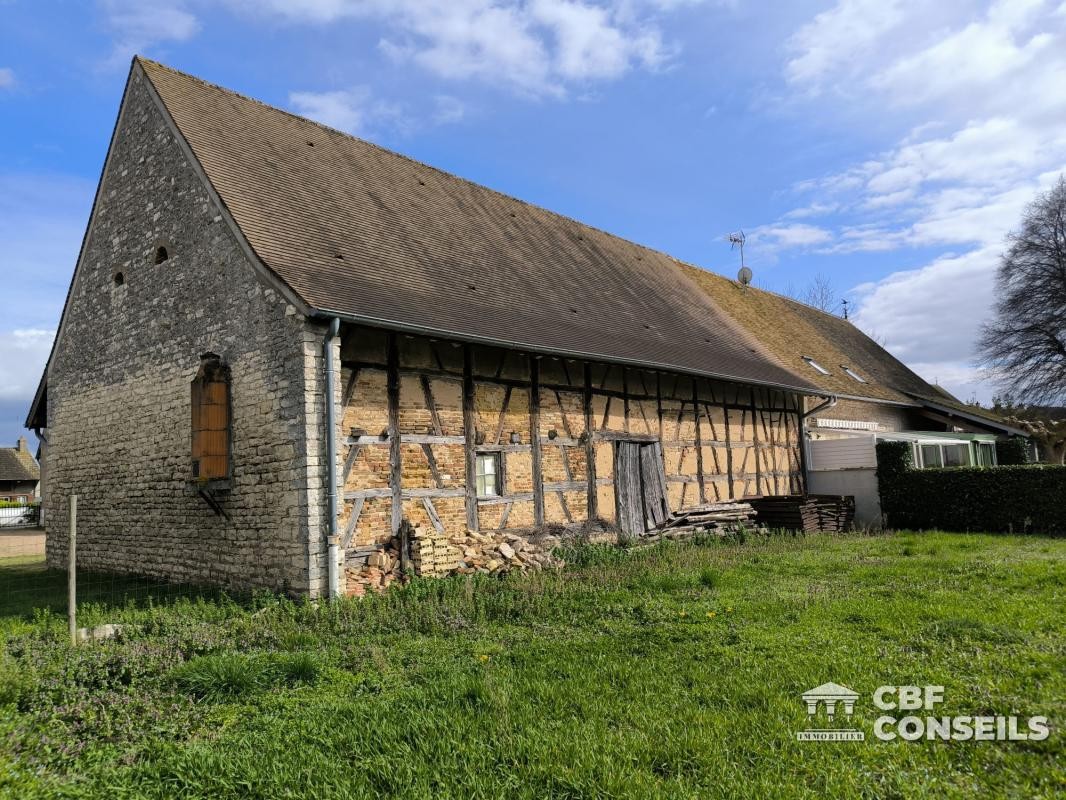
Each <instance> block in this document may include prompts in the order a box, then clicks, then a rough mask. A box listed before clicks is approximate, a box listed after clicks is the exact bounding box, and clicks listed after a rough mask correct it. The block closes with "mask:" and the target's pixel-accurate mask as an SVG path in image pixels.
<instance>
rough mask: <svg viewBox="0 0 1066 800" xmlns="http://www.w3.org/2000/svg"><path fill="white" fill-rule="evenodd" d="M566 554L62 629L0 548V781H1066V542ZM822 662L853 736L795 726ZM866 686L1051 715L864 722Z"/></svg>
mask: <svg viewBox="0 0 1066 800" xmlns="http://www.w3.org/2000/svg"><path fill="white" fill-rule="evenodd" d="M570 561H571V563H570V566H569V567H568V568H567V569H566V570H564V571H562V572H560V573H552V574H544V573H542V574H532V575H524V576H515V577H511V578H507V579H504V580H498V579H490V578H479V579H477V580H466V579H450V580H438V581H416V582H414V583H413V584H411V585H410V586H408V587H406V588H403V589H398V590H393V591H391V592H390V593H388V594H386V595H385V596H383V597H374V598H369V599H367V600H364V601H345V602H341V603H337V604H334V605H323V606H320V607H315V606H311V605H308V604H301V603H290V602H286V601H279V600H277V599H274V598H270V597H257V598H254V599H252V600H247V601H244V602H241V603H237V602H230V601H226V600H220V599H218V598H210V599H196V598H195V597H184V598H174V599H171V600H169V601H167V602H160V603H154V604H152V603H146V602H145V599H144V597H143V595H141V596H139V597H136V599H133V600H131V601H130V602H129V603H128V604H125V605H122V604H120V605H117V606H116V605H111V606H107V605H103V604H100V603H96V604H92V605H90V606H88V607H87V608H85V609H84V613H83V617H84V618H85V619H84V623H83V624H93V623H98V622H105V621H106V622H123V623H127V624H128V625H129V626H130V627H129V628H128V629H127V631H128V635H127V636H126V637H125V638H124V639H123V640H121V641H116V642H107V643H98V644H95V645H92V646H82V647H79V648H77V649H71V648H69V647H68V646H66V645H65V644H64V643H63V637H64V631H65V620H64V619H63V618H62V617H61V616H59V615H58V614H57V613H48V612H44V613H42V612H37V613H36V615H34V613H33V612H32V611H31V610H30V608H29V607H28V605H27V604H26V602H25V601H23V603H22V607H20V605H19V602H17V601H5V600H4V598H3V594H4V592H5V590H6V588H7V587H8V586H9V585H11V584H10V581H11V580H12V576H15V575H17V574H18V573H19V570H22V571H23V573H25V570H27V569H28V567H27V566H26V565H21V566H19V565H13V566H12V565H2V564H0V602H3V603H4V605H2V606H0V608H2V610H3V614H4V615H5V616H4V617H3V618H2V619H0V631H4V632H5V634H4V635H5V637H6V638H5V641H4V642H3V651H4V654H3V662H2V664H0V796H5V797H18V798H33V797H107V798H125V797H131V798H132V797H138V798H139V797H150V798H154V797H158V798H171V797H178V798H185V797H190V798H191V797H204V798H207V797H211V798H296V797H308V798H349V797H352V798H356V797H368V798H369V797H381V796H388V795H396V796H402V797H427V798H429V797H433V798H444V797H456V798H475V797H476V798H500V797H528V798H544V797H567V798H584V797H633V798H655V797H664V798H665V797H671V798H672V797H692V798H696V797H699V798H706V797H744V798H748V797H760V798H763V797H767V798H769V797H812V798H814V797H818V798H824V797H833V798H838V797H841V798H842V797H869V798H892V797H899V798H904V797H905V798H913V797H930V798H933V797H935V798H942V797H967V798H970V797H975V796H981V797H987V796H1017V797H1045V798H1051V797H1061V796H1063V794H1064V793H1066V747H1064V745H1063V735H1064V734H1063V729H1062V721H1063V718H1064V716H1063V715H1064V713H1066V617H1064V610H1063V609H1064V601H1066V540H1053V539H1042V538H1018V537H1007V536H982V535H962V534H913V535H910V534H908V535H886V536H877V537H862V536H848V537H829V536H808V537H800V538H792V537H777V538H761V537H760V538H754V537H749V538H748V540H747V541H746V542H743V543H736V542H733V543H726V542H710V543H703V544H697V543H688V544H666V545H661V546H656V547H653V548H650V549H647V550H642V551H638V552H633V553H629V554H626V553H623V552H621V551H617V550H613V549H608V548H584V549H581V550H578V551H575V552H572V553H571V554H570ZM49 576H50V574H48V573H45V574H41V575H38V576H37V578H38V580H45V579H53V580H54V579H56V578H58V579H59V581H58V584H57V588H56V591H57V592H61V590H62V589H61V587H62V580H61V578H62V576H56V577H49ZM61 608H62V604H61V602H60V603H58V605H57V607H56V611H57V612H58V611H59V610H60V609H61ZM827 681H834V682H837V683H842V684H845V685H847V686H849V687H851V688H852V689H854V690H855V691H857V692H858V693H859V694H860V699H859V702H858V704H857V706H856V715H855V718H854V719H853V720H852V726H853V727H856V728H859V729H862V730H864V731H865V732H866V738H867V740H866V741H865V742H840V743H825V742H798V741H797V740H796V736H795V733H796V731H799V730H803V729H805V728H807V727H808V726H809V725H810V724H811V723H809V722H808V720H807V717H806V711H805V709H804V707H803V704H802V703H801V701H800V695H801V693H802V692H804V691H806V690H807V689H810V688H812V687H814V686H817V685H819V684H822V683H825V682H827ZM883 684H889V685H919V686H921V685H926V684H937V685H943V686H944V687H945V695H946V698H945V702H944V704H943V705H942V706H941V707H939V708H938V709H937V710H936V711H934V712H928V713H930V714H934V715H936V716H941V715H960V714H961V715H977V714H982V715H1000V714H1001V715H1018V716H1021V717H1024V718H1028V717H1029V716H1032V715H1036V714H1040V715H1044V716H1046V717H1048V718H1049V720H1050V725H1051V734H1050V736H1049V737H1048V738H1047V739H1046V740H1044V741H1040V742H1037V741H1020V742H996V741H968V742H957V741H951V742H944V741H934V742H929V741H920V742H904V741H900V740H896V741H894V742H881V741H878V740H877V739H875V738H874V736H873V734H872V730H873V722H874V720H875V718H876V717H877V716H879V715H880V714H882V713H884V712H880V711H877V710H876V709H875V707H874V706H873V704H872V701H871V695H872V693H873V692H874V690H875V689H876V688H877V687H878V686H881V685H883ZM917 713H919V714H920V715H923V716H924V715H925V713H926V712H917ZM816 724H825V720H824V719H820V720H819V721H817V723H816ZM1023 728H1024V723H1023Z"/></svg>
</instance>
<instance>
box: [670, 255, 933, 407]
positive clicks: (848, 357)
mask: <svg viewBox="0 0 1066 800" xmlns="http://www.w3.org/2000/svg"><path fill="white" fill-rule="evenodd" d="M684 269H685V270H686V271H687V272H688V274H689V275H690V277H692V279H693V280H694V281H695V282H696V283H698V284H699V286H700V287H701V288H702V289H703V290H704V291H705V292H706V293H707V294H708V295H709V296H710V297H711V298H712V299H713V300H714V301H715V303H717V304H718V306H719V307H720V308H722V309H723V310H725V311H726V313H728V314H729V315H730V316H731V317H733V319H734V320H736V322H737V323H739V324H740V325H742V326H743V327H744V328H745V329H747V330H748V331H751V332H753V333H755V334H756V335H758V337H759V339H760V340H761V341H762V343H763V344H764V345H765V346H766V347H767V349H769V350H770V351H771V352H772V353H773V354H774V355H776V356H777V357H778V359H779V360H781V361H782V362H783V363H784V364H785V365H786V366H787V367H789V368H790V369H792V370H795V371H797V372H800V373H801V374H803V375H804V376H805V377H807V378H808V380H811V381H813V382H814V383H816V384H817V385H818V386H819V387H820V388H822V389H823V390H824V391H826V392H827V393H831V394H837V395H848V396H852V397H863V398H870V399H872V400H888V401H892V402H899V403H913V402H914V398H913V397H912V396H911V395H912V394H913V395H924V396H929V397H932V396H937V395H939V394H940V393H939V392H938V391H937V390H936V389H935V388H933V387H932V386H931V385H930V384H928V383H926V382H925V381H924V380H922V378H920V377H919V376H918V375H916V374H915V373H914V372H912V371H911V370H910V369H909V368H908V367H907V366H906V365H905V364H904V363H903V362H901V361H900V360H899V359H897V358H895V357H894V356H893V355H892V354H891V353H889V352H888V351H887V350H885V349H884V348H883V347H881V346H880V345H879V344H877V342H875V341H874V340H873V339H871V338H870V337H869V336H867V335H866V334H865V333H863V332H862V331H860V330H859V329H858V328H856V327H855V326H854V325H853V324H852V323H851V322H849V321H848V320H846V319H843V318H841V317H838V316H836V315H834V314H827V313H825V312H823V311H819V310H818V309H816V308H813V307H811V306H808V305H805V304H804V303H800V302H797V301H795V300H791V299H789V298H787V297H783V296H781V295H779V294H774V293H773V292H767V291H763V290H762V289H756V288H755V287H754V286H742V285H741V284H739V283H737V282H736V281H732V280H729V279H728V278H724V277H722V276H721V275H716V274H714V273H712V272H708V271H706V270H703V269H699V268H698V267H693V266H688V265H685V267H684ZM804 357H807V358H812V359H814V360H815V361H816V362H817V363H818V364H820V365H821V366H822V367H824V368H825V369H826V370H828V372H829V374H828V375H823V374H821V373H819V372H818V371H817V370H816V369H815V368H814V367H812V366H811V365H810V364H808V363H807V362H806V361H804ZM844 367H849V368H850V369H851V370H852V371H853V372H855V373H856V374H857V375H859V376H860V377H861V378H862V379H863V380H864V381H866V382H865V383H861V382H860V381H857V380H855V379H854V378H852V377H851V376H849V375H848V374H847V373H846V372H845V371H844Z"/></svg>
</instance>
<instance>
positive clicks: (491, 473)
mask: <svg viewBox="0 0 1066 800" xmlns="http://www.w3.org/2000/svg"><path fill="white" fill-rule="evenodd" d="M500 455H501V454H500V453H478V456H477V496H478V497H499V496H500V495H501V494H503V484H502V481H501V473H502V470H501V469H500Z"/></svg>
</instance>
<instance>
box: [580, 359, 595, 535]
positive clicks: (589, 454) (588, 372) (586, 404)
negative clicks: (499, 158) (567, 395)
mask: <svg viewBox="0 0 1066 800" xmlns="http://www.w3.org/2000/svg"><path fill="white" fill-rule="evenodd" d="M584 379H585V387H584V388H585V391H584V393H583V395H582V398H581V403H582V410H583V411H584V412H585V474H586V475H587V476H588V487H587V496H588V518H589V519H596V517H598V516H599V508H598V507H597V506H598V497H597V494H596V442H595V441H594V440H593V438H592V433H593V431H592V365H591V364H589V363H588V362H587V361H586V362H585V368H584Z"/></svg>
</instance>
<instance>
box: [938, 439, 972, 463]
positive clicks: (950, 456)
mask: <svg viewBox="0 0 1066 800" xmlns="http://www.w3.org/2000/svg"><path fill="white" fill-rule="evenodd" d="M944 466H945V467H968V466H970V446H969V445H966V444H946V445H944Z"/></svg>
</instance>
